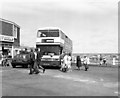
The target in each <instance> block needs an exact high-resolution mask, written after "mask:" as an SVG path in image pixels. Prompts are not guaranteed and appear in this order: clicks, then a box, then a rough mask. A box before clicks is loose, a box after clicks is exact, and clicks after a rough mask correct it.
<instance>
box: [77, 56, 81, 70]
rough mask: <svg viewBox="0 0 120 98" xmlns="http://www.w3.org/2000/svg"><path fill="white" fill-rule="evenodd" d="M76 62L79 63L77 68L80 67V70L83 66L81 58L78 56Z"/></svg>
mask: <svg viewBox="0 0 120 98" xmlns="http://www.w3.org/2000/svg"><path fill="white" fill-rule="evenodd" d="M76 60H77V62H76V66H77V67H78V70H80V67H81V66H82V63H81V58H80V56H77V58H76Z"/></svg>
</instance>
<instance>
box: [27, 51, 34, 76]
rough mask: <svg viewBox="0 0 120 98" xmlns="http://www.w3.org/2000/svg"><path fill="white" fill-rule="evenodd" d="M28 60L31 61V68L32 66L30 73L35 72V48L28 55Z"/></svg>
mask: <svg viewBox="0 0 120 98" xmlns="http://www.w3.org/2000/svg"><path fill="white" fill-rule="evenodd" d="M28 57H29V58H28V62H29V68H30V73H29V74H30V75H31V74H33V70H34V61H35V55H34V52H33V50H32V49H31V51H30V53H29V55H28Z"/></svg>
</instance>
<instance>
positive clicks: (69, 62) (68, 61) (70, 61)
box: [67, 53, 72, 71]
mask: <svg viewBox="0 0 120 98" xmlns="http://www.w3.org/2000/svg"><path fill="white" fill-rule="evenodd" d="M71 64H72V57H71V53H68V58H67V65H68V69H69V71H72V68H71Z"/></svg>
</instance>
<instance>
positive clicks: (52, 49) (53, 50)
mask: <svg viewBox="0 0 120 98" xmlns="http://www.w3.org/2000/svg"><path fill="white" fill-rule="evenodd" d="M39 48H40V50H41V52H42V54H43V55H50V54H52V55H59V54H60V47H59V46H53V45H43V46H42V45H41V46H39Z"/></svg>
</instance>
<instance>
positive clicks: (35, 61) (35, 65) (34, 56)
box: [29, 49, 39, 75]
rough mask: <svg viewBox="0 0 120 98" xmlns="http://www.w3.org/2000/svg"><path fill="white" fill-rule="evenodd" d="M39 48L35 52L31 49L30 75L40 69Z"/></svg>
mask: <svg viewBox="0 0 120 98" xmlns="http://www.w3.org/2000/svg"><path fill="white" fill-rule="evenodd" d="M37 55H38V53H37V49H35V51H34V52H33V50H31V52H30V73H29V74H30V75H31V74H33V73H35V74H38V73H39V70H38V58H37Z"/></svg>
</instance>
